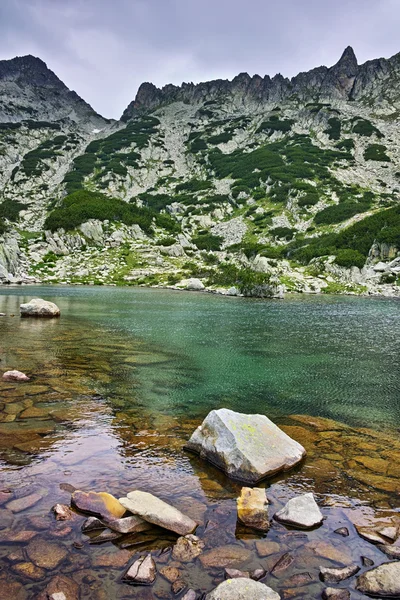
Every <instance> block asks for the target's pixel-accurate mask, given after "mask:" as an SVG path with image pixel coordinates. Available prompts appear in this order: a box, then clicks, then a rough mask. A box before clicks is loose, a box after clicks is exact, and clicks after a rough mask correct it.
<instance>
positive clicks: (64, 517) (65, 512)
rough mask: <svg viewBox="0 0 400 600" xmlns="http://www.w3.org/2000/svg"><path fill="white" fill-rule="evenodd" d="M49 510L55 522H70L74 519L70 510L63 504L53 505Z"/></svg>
mask: <svg viewBox="0 0 400 600" xmlns="http://www.w3.org/2000/svg"><path fill="white" fill-rule="evenodd" d="M51 510H52V511H53V513H54V514H55V517H56V520H57V521H70V520H71V519H72V518H73V517H74V513H73V512H72V510H71V509H70V508H69V506H66V505H65V504H55V505H54V506H53V508H52V509H51Z"/></svg>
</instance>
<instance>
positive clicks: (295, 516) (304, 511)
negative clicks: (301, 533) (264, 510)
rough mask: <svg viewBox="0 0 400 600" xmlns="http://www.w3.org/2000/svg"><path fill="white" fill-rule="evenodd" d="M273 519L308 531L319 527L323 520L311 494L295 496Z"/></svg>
mask: <svg viewBox="0 0 400 600" xmlns="http://www.w3.org/2000/svg"><path fill="white" fill-rule="evenodd" d="M275 519H276V520H277V521H281V522H282V523H286V524H287V525H293V526H294V527H300V528H301V529H310V528H311V527H315V526H316V525H320V524H321V523H322V520H323V516H322V513H321V511H320V510H319V508H318V504H317V503H316V502H315V500H314V496H313V494H312V493H311V492H310V493H308V494H303V495H302V496H296V497H295V498H292V499H291V500H289V502H287V504H286V505H285V506H284V507H283V508H282V510H280V511H278V512H277V513H276V514H275Z"/></svg>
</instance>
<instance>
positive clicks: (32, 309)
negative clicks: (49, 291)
mask: <svg viewBox="0 0 400 600" xmlns="http://www.w3.org/2000/svg"><path fill="white" fill-rule="evenodd" d="M19 309H20V312H21V317H42V318H54V317H59V316H60V309H59V308H58V306H57V304H54V302H48V301H47V300H42V299H41V298H33V299H32V300H30V302H27V303H26V304H21V306H20V307H19Z"/></svg>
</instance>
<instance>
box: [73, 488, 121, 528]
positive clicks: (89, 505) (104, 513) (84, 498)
mask: <svg viewBox="0 0 400 600" xmlns="http://www.w3.org/2000/svg"><path fill="white" fill-rule="evenodd" d="M71 504H72V505H73V506H75V507H76V508H77V509H78V510H81V511H82V512H85V513H89V514H92V515H94V516H96V517H99V518H100V519H106V520H108V521H114V520H115V519H120V518H121V517H122V516H123V515H124V514H125V512H126V510H125V508H124V507H123V506H122V504H120V502H118V500H117V499H116V498H114V496H112V495H111V494H108V493H107V492H81V491H80V490H77V491H75V492H74V493H73V494H72V496H71Z"/></svg>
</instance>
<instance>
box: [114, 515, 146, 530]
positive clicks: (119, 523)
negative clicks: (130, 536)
mask: <svg viewBox="0 0 400 600" xmlns="http://www.w3.org/2000/svg"><path fill="white" fill-rule="evenodd" d="M106 524H107V527H109V529H112V530H113V531H117V532H118V533H140V532H141V531H148V530H149V529H152V525H151V523H147V522H146V521H143V519H141V518H140V517H137V516H136V515H132V516H130V517H124V518H122V519H115V520H113V521H107V522H106Z"/></svg>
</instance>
